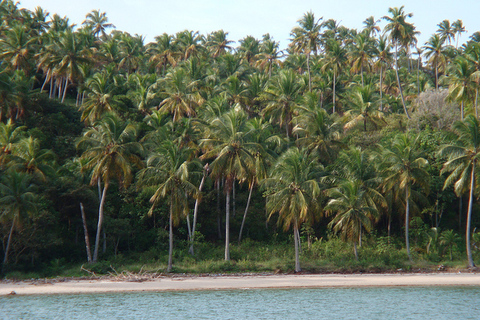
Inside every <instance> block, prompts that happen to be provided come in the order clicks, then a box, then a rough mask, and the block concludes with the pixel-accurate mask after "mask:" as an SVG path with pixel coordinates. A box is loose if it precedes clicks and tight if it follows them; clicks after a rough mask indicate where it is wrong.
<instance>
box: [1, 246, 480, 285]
mask: <svg viewBox="0 0 480 320" xmlns="http://www.w3.org/2000/svg"><path fill="white" fill-rule="evenodd" d="M223 254H224V247H223V246H221V245H218V246H215V245H212V244H209V243H200V244H198V245H197V246H196V248H195V255H194V256H192V255H190V254H189V253H188V244H187V243H180V244H178V245H177V247H176V248H175V250H174V258H173V261H174V267H173V270H172V273H173V274H184V273H188V274H232V273H293V270H294V247H293V243H292V244H291V243H275V244H271V243H259V242H253V241H249V240H245V241H244V242H243V243H242V244H240V245H236V244H231V247H230V255H231V261H224V259H223ZM412 256H413V259H412V261H409V260H408V256H407V253H406V251H405V250H404V249H402V247H401V245H400V244H399V243H394V242H392V243H390V242H388V240H385V239H383V238H376V239H375V240H374V241H365V244H364V245H363V246H362V247H360V248H359V259H358V261H357V260H356V259H355V257H354V254H353V249H352V246H351V245H350V244H348V243H345V242H343V241H341V240H340V239H338V238H332V239H330V240H328V241H323V240H317V241H315V242H314V243H313V244H312V245H311V246H310V247H309V248H308V247H307V245H306V244H304V247H303V251H302V254H301V266H302V270H303V271H304V272H307V273H360V272H361V273H394V272H434V271H438V270H439V266H441V267H440V269H441V270H461V269H465V268H466V266H467V262H466V259H465V257H464V256H465V254H464V253H462V252H456V253H455V255H454V258H455V259H454V260H453V261H450V259H449V255H448V254H443V255H440V254H434V255H432V253H429V254H426V253H423V252H422V250H412ZM432 257H434V258H433V259H432ZM475 258H476V259H475V260H476V261H477V262H480V259H479V258H480V255H479V253H478V252H477V253H476V256H475ZM166 269H167V252H166V251H165V250H160V249H151V250H149V251H147V252H144V253H142V254H139V253H135V254H130V255H128V254H127V255H123V254H119V255H117V256H112V257H110V258H109V259H106V260H102V261H100V262H98V263H95V264H86V263H83V264H82V263H76V264H68V263H66V262H65V261H64V260H63V259H56V260H54V261H51V262H50V263H49V264H47V265H45V266H43V267H42V268H40V269H39V270H34V271H33V272H19V271H10V272H7V273H6V275H5V279H18V280H23V279H32V278H33V279H35V278H45V277H67V278H68V277H90V276H93V275H94V276H100V275H118V274H124V273H133V274H162V273H165V271H166Z"/></svg>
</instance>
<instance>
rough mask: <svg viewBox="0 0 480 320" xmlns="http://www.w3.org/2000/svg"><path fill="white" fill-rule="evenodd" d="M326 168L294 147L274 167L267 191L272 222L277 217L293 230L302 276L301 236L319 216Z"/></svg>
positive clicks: (268, 210)
mask: <svg viewBox="0 0 480 320" xmlns="http://www.w3.org/2000/svg"><path fill="white" fill-rule="evenodd" d="M322 172H323V167H322V166H321V165H320V164H319V163H318V161H317V160H316V157H314V156H309V155H308V154H306V153H305V152H302V151H300V150H299V149H298V148H296V147H293V148H290V149H288V150H287V151H286V152H285V153H283V154H282V155H281V156H280V157H279V158H278V160H277V162H276V163H275V164H274V165H273V167H272V169H271V172H270V174H269V178H267V179H265V180H264V182H263V183H262V185H263V187H264V188H265V189H266V197H267V205H266V206H267V212H268V214H269V218H271V217H272V216H273V215H274V214H275V213H278V215H279V217H278V222H279V223H281V224H283V227H284V228H285V230H288V229H289V228H290V227H293V234H294V240H295V272H300V271H301V267H300V233H299V229H300V226H301V225H302V223H306V222H307V223H308V222H309V223H311V222H312V220H314V216H315V214H316V213H317V212H318V211H317V208H318V206H319V199H318V197H319V196H320V192H321V188H320V184H319V182H318V178H319V176H320V175H321V174H322Z"/></svg>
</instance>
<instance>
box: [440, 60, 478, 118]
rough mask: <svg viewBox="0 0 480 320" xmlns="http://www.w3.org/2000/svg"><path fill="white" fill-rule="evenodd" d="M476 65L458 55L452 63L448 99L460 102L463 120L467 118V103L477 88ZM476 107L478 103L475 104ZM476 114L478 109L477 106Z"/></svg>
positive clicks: (447, 79) (447, 78)
mask: <svg viewBox="0 0 480 320" xmlns="http://www.w3.org/2000/svg"><path fill="white" fill-rule="evenodd" d="M476 74H478V72H477V73H476V69H475V66H474V65H473V64H471V63H470V61H468V60H467V59H465V58H464V57H462V56H458V57H457V58H456V59H455V60H454V61H453V64H452V65H451V68H450V71H449V74H448V76H447V77H446V81H447V83H448V84H449V87H448V96H447V98H446V99H447V100H450V101H455V102H459V103H460V108H461V115H462V120H463V119H464V118H465V103H466V102H469V101H470V100H471V99H472V98H473V96H474V92H475V90H476V88H477V83H476V82H475V78H476V77H475V76H476ZM475 107H476V105H475ZM475 116H476V117H478V111H477V109H476V108H475Z"/></svg>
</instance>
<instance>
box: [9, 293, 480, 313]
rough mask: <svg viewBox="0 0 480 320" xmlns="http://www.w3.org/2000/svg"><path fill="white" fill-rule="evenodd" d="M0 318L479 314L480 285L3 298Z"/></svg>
mask: <svg viewBox="0 0 480 320" xmlns="http://www.w3.org/2000/svg"><path fill="white" fill-rule="evenodd" d="M0 319H28V320H30V319H72V320H73V319H175V320H180V319H435V320H441V319H449V320H464V319H480V287H379V288H326V289H325V288H322V289H249V290H218V291H185V292H136V293H109V294H77V295H37V296H3V297H0Z"/></svg>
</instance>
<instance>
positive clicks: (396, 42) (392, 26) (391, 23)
mask: <svg viewBox="0 0 480 320" xmlns="http://www.w3.org/2000/svg"><path fill="white" fill-rule="evenodd" d="M403 8H404V6H401V7H400V8H397V7H394V8H388V12H389V13H390V14H391V17H389V16H384V17H383V19H384V20H386V21H387V25H386V26H385V29H384V33H385V34H386V33H388V39H389V40H390V42H391V43H393V47H394V48H395V74H396V76H397V84H398V90H399V92H400V96H401V98H402V106H403V110H404V111H405V115H406V116H407V118H408V119H410V114H409V113H408V110H407V107H406V105H405V98H404V97H403V90H402V85H401V83H400V77H399V75H398V70H399V66H398V58H399V52H398V49H399V47H401V46H404V45H405V43H406V42H407V41H408V39H410V38H411V37H410V35H411V34H412V32H414V29H415V27H414V26H413V24H411V23H408V22H407V21H406V19H407V18H410V17H412V16H413V14H412V13H408V14H405V12H404V11H403Z"/></svg>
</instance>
